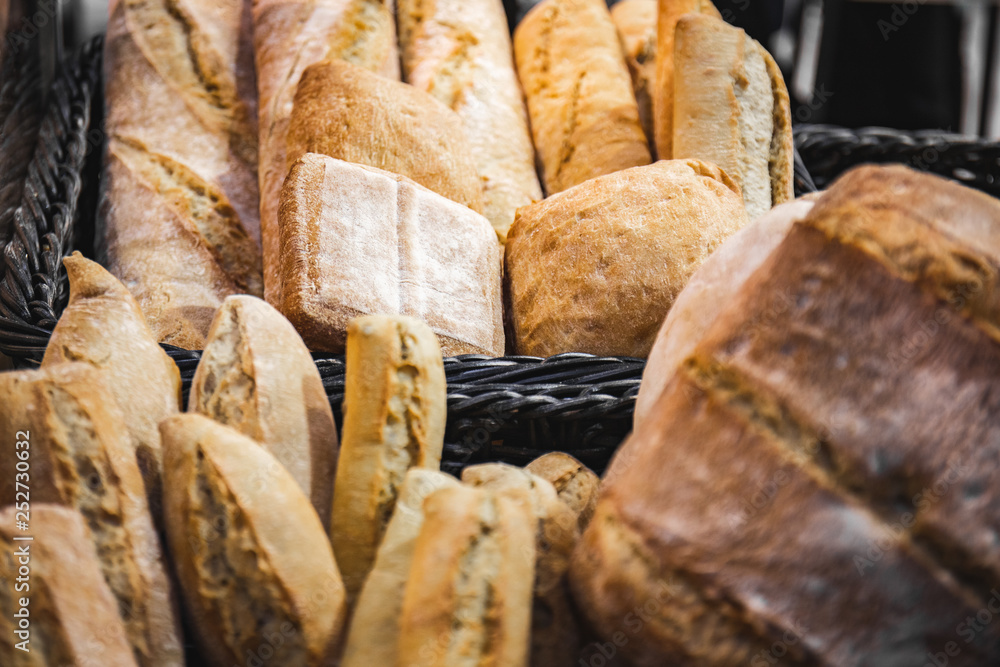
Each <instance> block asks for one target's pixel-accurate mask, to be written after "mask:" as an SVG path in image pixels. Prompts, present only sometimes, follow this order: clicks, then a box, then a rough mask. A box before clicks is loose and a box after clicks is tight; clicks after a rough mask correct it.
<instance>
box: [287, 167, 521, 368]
mask: <svg viewBox="0 0 1000 667" xmlns="http://www.w3.org/2000/svg"><path fill="white" fill-rule="evenodd" d="M281 236H282V250H281V255H282V257H281V264H282V272H283V274H284V276H285V288H286V289H285V290H284V294H283V295H282V296H283V298H282V302H281V311H282V312H283V313H284V314H285V316H286V317H287V318H288V319H289V320H291V322H292V324H294V325H295V328H296V329H298V331H299V333H300V334H301V335H302V338H303V339H304V340H305V342H306V344H307V345H309V347H310V348H312V349H314V350H323V351H328V352H341V351H343V349H344V340H345V336H346V331H347V323H348V322H349V321H350V320H351V319H352V318H354V317H357V316H359V315H373V314H385V315H389V314H393V313H400V314H403V315H410V316H413V317H417V318H420V319H422V320H424V321H426V322H427V323H428V324H429V325H430V327H431V328H432V329H433V330H434V332H435V333H436V334H437V335H438V338H439V340H440V342H441V348H442V350H443V351H444V353H445V354H446V355H447V356H454V355H459V354H488V355H491V356H502V355H503V352H504V332H503V319H502V312H501V311H502V306H501V284H500V268H501V265H500V245H499V244H498V243H497V238H496V234H494V233H493V230H492V228H491V227H490V225H489V222H488V221H487V220H486V219H485V218H483V217H482V216H480V215H479V214H477V213H475V212H474V211H470V210H469V209H467V208H465V207H463V206H461V205H459V204H456V203H455V202H452V201H449V200H448V199H446V198H444V197H442V196H440V195H437V194H435V193H433V192H431V191H429V190H427V189H426V188H423V187H421V186H419V185H417V184H415V183H413V182H412V181H410V180H408V179H406V178H404V177H401V176H397V175H395V174H390V173H388V172H385V171H381V170H378V169H374V168H366V167H363V166H360V165H354V164H349V163H347V162H343V161H341V160H334V159H333V158H330V157H326V156H322V155H314V154H308V155H306V156H304V157H303V158H302V160H300V161H299V162H298V163H297V164H296V165H295V166H294V167H293V169H292V171H291V173H290V174H289V177H288V180H287V182H286V184H285V190H284V192H283V193H282V208H281Z"/></svg>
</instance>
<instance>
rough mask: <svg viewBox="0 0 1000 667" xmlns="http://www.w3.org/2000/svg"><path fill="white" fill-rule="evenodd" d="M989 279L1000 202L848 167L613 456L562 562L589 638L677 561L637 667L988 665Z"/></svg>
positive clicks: (992, 374)
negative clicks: (984, 619) (594, 504)
mask: <svg viewBox="0 0 1000 667" xmlns="http://www.w3.org/2000/svg"><path fill="white" fill-rule="evenodd" d="M998 276H1000V204H998V203H997V201H996V200H994V199H992V198H990V197H988V196H986V195H983V194H981V193H978V192H975V191H972V190H969V189H967V188H964V187H961V186H959V185H957V184H955V183H952V182H948V181H945V180H943V179H940V178H937V177H934V176H929V175H925V174H919V173H916V172H913V171H911V170H908V169H906V168H904V167H863V168H859V169H856V170H854V171H852V172H850V173H849V174H847V175H846V176H844V177H842V178H841V179H840V180H839V181H838V182H837V183H836V184H835V185H834V186H833V187H832V188H831V189H830V190H828V191H827V192H826V194H824V195H823V196H822V197H821V198H820V199H819V200H818V201H817V202H816V204H815V206H814V207H813V208H812V210H811V211H810V212H809V213H808V214H807V215H806V216H805V217H804V218H803V219H801V220H799V221H798V222H796V223H795V224H794V225H793V227H792V228H791V230H790V232H789V233H788V234H787V236H785V238H784V240H783V241H782V242H781V243H780V245H778V246H777V248H776V249H775V250H774V252H772V253H771V254H770V256H769V257H768V259H767V260H766V261H765V262H764V263H763V264H762V265H761V266H760V269H759V270H757V271H756V272H755V273H754V274H753V276H752V277H750V278H749V279H748V280H746V281H745V283H744V284H743V286H742V288H741V289H740V290H739V292H738V293H737V294H736V295H735V296H732V297H730V298H729V302H728V304H727V306H726V307H725V309H724V311H723V312H722V313H720V314H719V315H718V316H717V318H716V319H715V321H714V322H713V323H712V324H711V326H710V327H709V328H708V330H707V331H706V332H705V334H704V335H703V336H702V337H701V340H700V342H699V344H698V345H697V346H696V348H695V349H694V350H693V351H692V352H691V353H690V354H689V355H688V357H687V359H686V361H685V362H684V364H683V367H682V369H681V370H680V371H679V372H677V373H676V375H675V376H674V377H673V379H672V380H671V381H670V382H669V384H668V385H667V387H666V389H665V390H664V391H663V393H662V394H661V395H660V396H659V398H657V399H656V402H655V404H654V406H653V408H652V409H651V410H650V412H649V414H648V416H647V417H646V419H645V420H644V421H643V422H642V423H641V424H640V425H639V427H638V428H637V430H636V431H635V433H634V435H633V436H632V437H631V438H630V440H629V441H628V443H627V444H626V445H625V446H624V447H623V449H622V450H621V451H620V452H619V453H618V455H617V456H616V458H615V461H614V463H613V464H612V467H611V470H610V471H609V473H608V475H607V477H606V479H605V483H604V487H603V490H602V495H601V500H600V502H599V504H598V508H597V513H596V515H595V517H594V519H593V520H592V521H591V524H590V527H589V529H588V530H587V532H586V533H585V535H584V538H583V540H582V542H581V545H580V547H579V548H578V549H577V551H576V553H575V556H574V565H573V569H572V573H573V576H572V580H573V582H574V585H575V591H576V594H577V600H578V602H579V606H580V609H581V610H582V611H584V613H586V614H587V615H588V617H589V618H590V620H591V622H592V623H593V625H594V627H595V628H596V629H597V630H598V631H599V632H600V634H601V635H602V636H603V637H605V638H608V637H610V636H611V635H612V634H613V633H614V632H615V631H616V629H617V628H618V626H619V624H620V622H621V619H622V617H623V615H624V614H627V613H628V612H629V611H630V610H632V609H635V608H636V607H637V606H638V605H642V604H643V603H644V602H645V600H646V599H647V596H648V595H649V593H648V591H650V590H652V589H653V588H654V587H655V584H656V582H662V581H668V582H671V584H672V586H671V588H672V593H671V595H669V596H667V597H666V598H665V599H664V600H662V602H661V604H659V605H658V607H657V612H656V613H655V614H654V615H652V617H651V618H649V619H648V620H647V622H646V623H645V624H644V625H643V626H642V628H641V629H640V630H639V631H638V632H637V633H635V634H634V635H632V636H631V637H630V638H629V642H628V644H627V646H625V647H624V648H623V651H625V652H626V653H627V655H628V657H629V658H630V659H631V661H632V662H633V664H635V665H638V666H644V665H662V664H664V662H666V661H674V662H677V663H680V664H684V663H690V662H697V663H698V664H701V665H708V666H711V665H719V666H722V665H733V664H742V663H744V662H747V661H751V660H755V659H757V656H760V659H766V658H767V656H771V655H773V653H772V652H771V651H772V647H773V646H775V645H776V642H783V643H782V644H781V645H782V646H783V648H787V649H788V655H787V656H784V657H783V658H782V660H783V661H784V662H785V664H796V665H800V664H801V665H806V664H808V665H814V664H824V665H833V666H840V665H845V666H846V665H860V666H867V665H872V666H874V665H879V666H882V665H915V664H916V665H919V664H924V663H925V662H928V661H929V660H931V658H930V657H929V656H934V660H936V661H939V662H940V661H942V660H945V661H947V662H948V664H949V665H953V666H954V665H959V666H963V665H985V664H993V663H996V662H997V660H998V659H1000V628H997V627H996V626H995V625H979V624H977V625H976V627H977V628H978V631H976V630H973V628H972V627H971V626H970V625H969V624H970V620H969V619H974V617H975V616H976V614H977V612H979V611H980V610H982V609H986V608H987V607H988V605H994V604H995V603H994V602H993V601H992V600H991V599H990V598H991V596H992V595H993V593H992V592H991V591H994V590H995V589H996V588H997V586H998V585H1000V552H998V550H997V549H996V544H997V543H998V541H1000V535H998V531H1000V515H998V512H1000V505H998V503H997V502H996V499H995V498H994V496H995V493H996V492H995V490H996V488H997V485H998V482H1000V470H998V468H997V466H996V460H997V457H998V456H1000V451H998V449H1000V444H998V443H1000V418H998V415H1000V403H998V401H1000V395H998V393H997V391H996V387H997V382H996V378H997V377H998V374H1000V327H998V323H1000V299H998V295H1000V289H998V288H1000V283H998ZM783 637H785V638H787V637H791V638H793V639H794V640H795V641H794V642H792V641H790V640H788V639H783ZM956 648H960V650H959V651H958V652H957V653H956V651H955V649H956ZM946 651H947V652H948V653H947V654H946V653H945V652H946ZM939 656H944V657H939Z"/></svg>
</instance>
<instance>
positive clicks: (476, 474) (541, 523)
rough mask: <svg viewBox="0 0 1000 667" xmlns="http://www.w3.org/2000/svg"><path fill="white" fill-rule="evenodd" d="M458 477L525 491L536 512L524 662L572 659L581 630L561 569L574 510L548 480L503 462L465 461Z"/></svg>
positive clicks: (539, 664) (503, 490)
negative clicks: (527, 648)
mask: <svg viewBox="0 0 1000 667" xmlns="http://www.w3.org/2000/svg"><path fill="white" fill-rule="evenodd" d="M462 482H464V483H465V484H468V485H470V486H473V487H480V488H483V489H486V490H488V491H492V492H494V493H498V494H501V495H504V494H510V493H514V494H525V495H526V496H527V497H528V499H529V502H530V506H531V509H532V511H533V512H534V515H535V520H536V532H535V583H534V600H533V603H532V614H531V651H530V659H529V661H528V662H529V664H531V665H534V666H535V667H559V666H561V665H562V666H569V665H573V664H574V663H575V662H576V653H577V650H578V648H579V646H580V643H581V632H580V628H579V626H578V624H577V620H576V616H575V614H574V612H573V605H572V603H571V602H570V596H569V588H568V587H567V583H566V573H567V571H568V570H569V559H570V554H572V553H573V547H575V546H576V542H577V539H578V538H579V536H580V533H579V524H578V522H577V518H576V515H575V514H574V513H573V510H571V509H570V508H569V506H568V505H566V504H565V503H564V502H562V501H561V500H560V499H559V495H558V494H557V493H556V490H555V487H553V486H552V484H551V483H549V482H548V481H546V480H544V479H542V478H541V477H537V476H536V475H533V474H532V473H530V472H528V471H527V470H524V469H521V468H515V467H514V466H510V465H506V464H502V463H484V464H480V465H475V466H469V467H468V468H466V469H465V470H463V471H462Z"/></svg>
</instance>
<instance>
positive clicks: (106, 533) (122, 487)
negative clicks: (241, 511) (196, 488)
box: [0, 363, 184, 667]
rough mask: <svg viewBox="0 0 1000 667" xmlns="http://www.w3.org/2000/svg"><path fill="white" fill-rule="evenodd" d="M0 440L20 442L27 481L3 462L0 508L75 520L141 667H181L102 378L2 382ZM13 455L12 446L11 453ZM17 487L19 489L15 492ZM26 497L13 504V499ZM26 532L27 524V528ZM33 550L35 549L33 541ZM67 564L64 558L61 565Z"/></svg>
mask: <svg viewBox="0 0 1000 667" xmlns="http://www.w3.org/2000/svg"><path fill="white" fill-rule="evenodd" d="M0 404H2V405H3V406H4V409H3V410H0V433H3V434H9V437H10V438H11V442H13V438H14V437H15V435H16V434H17V432H18V431H24V432H26V433H27V434H28V435H29V436H30V437H28V438H25V439H24V440H25V441H27V442H28V443H29V447H28V448H27V449H26V451H28V452H29V458H28V461H29V463H30V466H29V467H30V473H29V474H28V475H26V476H25V477H24V478H19V477H17V476H16V475H17V472H18V469H17V468H16V464H17V463H18V462H20V461H21V459H20V458H19V457H15V456H14V455H13V452H14V449H13V448H12V450H11V455H10V456H4V457H0V473H2V475H3V478H2V480H0V504H9V503H14V502H16V501H17V500H23V499H25V498H28V500H29V501H30V502H31V503H54V504H59V505H65V506H67V507H70V508H73V509H75V510H78V511H79V512H80V513H81V514H82V515H83V517H84V519H85V520H86V522H87V525H88V526H89V528H90V533H91V538H92V540H93V542H94V544H95V545H96V547H97V555H98V560H99V563H100V568H101V572H102V573H103V575H104V579H105V580H106V581H107V583H108V586H109V587H110V590H111V593H112V595H113V596H114V598H115V600H116V604H117V608H118V610H119V611H120V614H121V620H122V621H123V622H124V627H125V632H126V635H127V638H128V641H129V643H130V644H131V647H132V652H133V653H134V656H135V661H136V663H138V665H140V667H175V666H180V665H183V664H184V654H183V650H182V645H181V638H180V625H179V622H178V619H179V616H178V613H177V604H176V598H175V596H174V592H173V590H172V585H171V581H170V579H169V578H168V574H167V566H166V564H165V559H164V555H163V553H162V551H161V549H160V542H159V537H158V536H157V534H156V530H155V528H154V527H153V520H152V518H151V517H150V513H149V506H148V504H147V501H146V493H145V489H144V488H143V484H142V476H141V475H140V473H139V466H138V465H137V463H136V458H135V452H134V450H133V449H132V447H131V445H130V442H129V433H128V431H127V430H126V428H125V418H124V416H123V414H122V412H121V410H120V409H119V408H118V405H117V403H116V402H115V399H114V395H113V394H112V392H111V390H110V388H109V386H108V384H107V383H106V381H105V377H104V376H103V374H102V373H101V371H99V370H97V369H95V368H94V367H92V366H90V365H89V364H84V363H72V364H62V365H57V366H51V367H48V368H45V369H42V370H36V371H19V372H11V373H2V374H0ZM12 447H13V445H12ZM19 481H20V482H23V484H24V485H25V486H24V487H16V483H17V482H19ZM25 488H28V489H29V492H26V493H25V494H22V495H21V496H20V498H18V496H17V491H24V489H25ZM29 523H30V522H29ZM39 541H40V540H39ZM66 555H67V554H63V556H66Z"/></svg>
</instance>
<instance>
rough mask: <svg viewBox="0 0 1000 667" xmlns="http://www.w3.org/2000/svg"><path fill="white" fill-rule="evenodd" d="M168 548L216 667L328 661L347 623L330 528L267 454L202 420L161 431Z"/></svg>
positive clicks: (314, 665) (178, 420)
mask: <svg viewBox="0 0 1000 667" xmlns="http://www.w3.org/2000/svg"><path fill="white" fill-rule="evenodd" d="M160 428H161V430H162V432H163V444H164V476H165V479H166V482H167V484H166V506H165V510H166V512H165V514H166V524H167V537H168V543H169V545H170V551H171V554H172V556H173V561H174V565H175V569H176V572H177V578H178V581H179V583H180V586H181V591H182V592H183V595H184V601H185V605H186V608H187V611H188V613H189V615H190V618H191V621H192V622H191V628H192V630H193V631H194V633H195V636H196V638H197V640H198V645H199V647H200V649H201V650H202V651H204V653H205V654H206V655H207V656H209V658H210V660H211V662H212V663H213V664H219V665H228V664H239V663H241V662H242V661H243V660H244V659H245V658H246V656H247V655H259V654H260V650H261V647H262V646H269V647H270V648H271V650H272V659H273V660H274V661H275V664H284V665H293V664H294V665H304V666H305V667H319V666H324V667H326V666H329V665H333V664H334V659H335V657H336V655H337V653H338V651H339V646H340V638H341V633H342V631H343V626H344V621H345V618H346V603H345V594H344V585H343V582H342V580H341V578H340V572H339V571H338V569H337V563H336V562H335V560H334V556H333V551H332V550H331V549H330V543H329V541H328V540H327V537H326V531H325V530H324V527H323V525H322V524H321V523H320V521H319V518H318V517H317V515H316V512H315V510H313V508H312V505H311V504H310V503H309V500H308V498H307V497H306V496H305V494H304V493H302V490H301V489H300V488H299V486H298V484H296V482H295V480H294V479H293V478H292V476H291V475H290V474H289V473H288V472H287V471H286V470H285V469H284V467H283V466H282V465H281V464H280V463H278V461H277V460H276V459H275V458H274V457H273V456H271V455H270V454H269V453H267V451H265V450H264V448H262V447H260V446H259V445H257V444H256V443H255V442H254V441H252V440H250V439H249V438H247V437H246V436H244V435H242V434H240V433H239V432H237V431H235V430H233V429H231V428H229V427H228V426H223V425H222V424H218V423H216V422H214V421H212V420H211V419H209V418H208V417H204V416H202V415H194V414H185V415H177V416H174V417H171V418H170V419H167V420H165V421H164V422H163V423H162V424H161V426H160Z"/></svg>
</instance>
